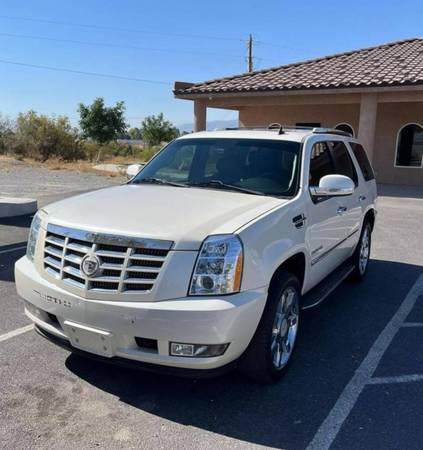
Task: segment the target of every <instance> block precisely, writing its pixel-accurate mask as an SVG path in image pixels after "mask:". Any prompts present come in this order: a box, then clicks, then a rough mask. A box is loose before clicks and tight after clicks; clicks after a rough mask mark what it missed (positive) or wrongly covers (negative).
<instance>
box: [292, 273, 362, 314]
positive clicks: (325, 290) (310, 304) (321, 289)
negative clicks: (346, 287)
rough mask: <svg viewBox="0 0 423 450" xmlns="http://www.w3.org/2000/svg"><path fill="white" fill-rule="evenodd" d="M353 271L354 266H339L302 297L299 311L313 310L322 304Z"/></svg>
mask: <svg viewBox="0 0 423 450" xmlns="http://www.w3.org/2000/svg"><path fill="white" fill-rule="evenodd" d="M353 270H354V266H352V265H346V264H341V265H340V266H339V267H338V268H337V269H335V270H334V271H333V272H332V273H331V274H330V275H328V276H327V277H326V278H325V279H324V280H323V281H321V282H320V283H319V284H318V285H317V286H315V287H314V288H313V289H312V290H311V291H309V292H307V294H305V295H304V296H303V298H302V301H301V309H302V310H305V309H310V308H314V307H315V306H317V305H319V304H320V303H322V302H323V300H324V299H325V298H326V297H327V296H328V295H329V294H331V293H332V292H333V291H334V290H335V289H336V288H337V287H338V286H339V285H340V284H341V283H342V282H343V281H344V280H345V278H347V277H348V275H349V274H350V273H351V272H352V271H353Z"/></svg>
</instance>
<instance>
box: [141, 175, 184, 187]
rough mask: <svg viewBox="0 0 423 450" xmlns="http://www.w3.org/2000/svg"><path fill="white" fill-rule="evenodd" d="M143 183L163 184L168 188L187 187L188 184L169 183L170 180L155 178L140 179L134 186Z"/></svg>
mask: <svg viewBox="0 0 423 450" xmlns="http://www.w3.org/2000/svg"><path fill="white" fill-rule="evenodd" d="M141 183H146V184H147V183H148V184H163V185H166V186H177V187H187V185H186V184H182V183H176V182H175V181H168V180H164V179H163V178H155V177H147V178H140V179H139V180H134V181H133V184H141Z"/></svg>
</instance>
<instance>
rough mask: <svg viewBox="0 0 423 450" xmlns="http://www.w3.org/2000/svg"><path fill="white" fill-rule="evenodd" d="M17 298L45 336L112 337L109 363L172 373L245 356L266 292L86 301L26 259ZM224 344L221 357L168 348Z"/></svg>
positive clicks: (216, 365)
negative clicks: (83, 330)
mask: <svg viewBox="0 0 423 450" xmlns="http://www.w3.org/2000/svg"><path fill="white" fill-rule="evenodd" d="M15 278H16V287H17V291H18V294H19V295H20V296H21V297H23V298H24V299H25V300H26V302H27V303H26V307H25V313H26V314H27V316H28V317H29V318H30V319H31V320H32V321H33V322H34V323H35V324H36V326H37V327H38V328H39V329H40V330H41V331H42V332H43V331H44V332H45V334H47V333H48V334H49V336H50V337H51V336H53V337H56V338H58V339H61V340H62V342H66V341H67V342H68V343H69V345H70V337H69V336H68V334H67V333H68V331H67V330H68V327H67V326H66V325H65V321H67V322H72V323H75V324H79V325H81V326H87V327H91V328H92V329H95V330H101V331H103V332H107V333H109V334H110V336H111V338H110V343H111V347H112V351H111V352H110V354H109V355H108V356H109V357H110V360H114V359H127V360H132V361H139V362H142V363H147V364H149V365H162V366H167V367H169V368H171V367H174V368H185V369H193V370H195V369H199V370H207V369H215V368H219V367H222V366H226V365H228V364H230V363H232V362H233V361H235V360H236V359H238V358H239V356H241V354H242V353H243V352H244V350H245V349H246V348H247V346H248V344H249V342H250V341H251V338H252V337H253V334H254V332H255V330H256V328H257V325H258V322H259V320H260V317H261V315H262V312H263V309H264V305H265V302H266V297H267V289H266V288H261V289H256V290H250V291H245V292H242V293H239V294H234V295H229V296H222V297H212V298H204V297H201V298H195V297H186V298H178V299H172V300H166V301H160V302H132V301H131V302H125V301H119V300H114V301H99V300H87V299H84V298H82V297H79V296H77V295H75V294H72V293H69V292H67V291H65V290H63V289H61V288H59V287H58V286H55V285H53V284H52V283H50V282H49V281H47V280H45V279H44V278H43V277H41V276H40V274H39V273H38V272H37V270H36V269H35V267H34V264H33V263H32V262H31V261H29V260H28V258H27V257H25V256H24V257H23V258H21V259H20V260H19V261H18V262H17V263H16V265H15ZM135 337H139V338H144V339H151V340H155V341H157V349H151V348H143V347H139V346H138V345H137V343H136V341H135ZM170 342H182V343H190V344H209V345H211V344H225V343H229V347H228V348H227V349H226V351H225V353H224V354H223V355H221V356H217V357H208V358H204V357H200V358H198V357H175V356H170V355H169V343H170Z"/></svg>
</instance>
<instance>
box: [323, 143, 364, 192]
mask: <svg viewBox="0 0 423 450" xmlns="http://www.w3.org/2000/svg"><path fill="white" fill-rule="evenodd" d="M329 147H330V149H331V152H332V156H333V162H334V164H335V173H336V174H339V175H345V176H347V177H350V178H351V179H352V180H353V181H354V183H356V184H357V180H358V178H357V172H356V171H355V168H354V163H353V162H352V159H351V157H350V154H349V153H348V149H347V147H346V146H345V144H344V143H343V142H340V141H338V142H329Z"/></svg>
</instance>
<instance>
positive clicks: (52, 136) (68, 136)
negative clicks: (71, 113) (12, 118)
mask: <svg viewBox="0 0 423 450" xmlns="http://www.w3.org/2000/svg"><path fill="white" fill-rule="evenodd" d="M6 145H7V151H8V152H9V153H14V154H16V155H20V156H22V157H30V158H34V159H37V160H40V161H46V160H47V159H49V158H58V159H62V160H64V161H74V160H77V159H82V158H84V157H85V153H84V152H83V148H82V142H81V140H80V138H79V134H78V130H77V129H76V128H73V127H72V126H71V124H70V122H69V119H68V118H67V117H61V116H59V117H53V118H50V117H47V116H44V115H38V114H37V113H36V112H34V111H29V112H27V113H20V114H19V115H18V118H17V120H16V126H15V129H14V132H13V134H12V135H9V137H8V140H7V144H6Z"/></svg>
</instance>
